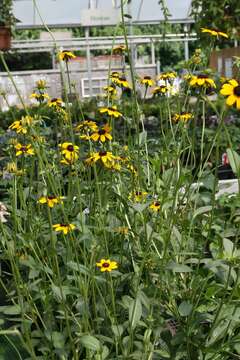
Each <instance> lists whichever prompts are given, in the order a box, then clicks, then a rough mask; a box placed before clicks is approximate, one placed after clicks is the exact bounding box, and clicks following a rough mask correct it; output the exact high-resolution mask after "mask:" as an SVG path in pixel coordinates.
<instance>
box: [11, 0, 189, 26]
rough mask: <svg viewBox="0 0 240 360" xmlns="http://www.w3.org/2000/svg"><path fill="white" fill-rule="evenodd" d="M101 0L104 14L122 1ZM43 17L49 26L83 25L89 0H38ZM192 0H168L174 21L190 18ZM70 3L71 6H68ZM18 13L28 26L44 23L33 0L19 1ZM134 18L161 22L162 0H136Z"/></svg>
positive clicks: (16, 13)
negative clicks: (188, 15)
mask: <svg viewBox="0 0 240 360" xmlns="http://www.w3.org/2000/svg"><path fill="white" fill-rule="evenodd" d="M95 1H97V3H98V7H99V9H102V10H103V13H107V12H109V13H110V12H111V9H112V8H113V3H114V2H116V3H117V5H119V2H120V0H115V1H114V0H92V2H93V3H95ZM36 2H37V5H38V7H39V10H40V13H41V16H42V18H43V20H44V21H45V22H46V23H47V24H48V25H54V24H55V25H59V24H76V25H81V16H82V15H81V14H82V11H83V10H84V9H87V8H88V4H89V0H36ZM190 3H191V0H166V4H167V6H168V8H169V11H170V13H171V14H172V16H171V20H174V19H184V18H186V17H187V14H188V11H189V8H190ZM66 4H67V5H66ZM14 14H15V16H16V18H17V19H19V20H20V21H21V23H19V25H20V27H21V26H24V25H30V26H31V25H36V24H41V20H40V18H39V16H38V15H37V12H36V9H35V10H34V6H33V1H32V0H15V1H14ZM132 16H133V21H140V22H148V21H149V22H151V21H154V22H157V21H160V20H163V14H162V12H161V7H160V5H159V4H158V0H132Z"/></svg>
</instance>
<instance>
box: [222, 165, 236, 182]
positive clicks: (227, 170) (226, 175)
mask: <svg viewBox="0 0 240 360" xmlns="http://www.w3.org/2000/svg"><path fill="white" fill-rule="evenodd" d="M218 179H219V180H230V179H236V176H235V174H234V173H233V171H232V168H231V166H230V165H221V166H219V167H218Z"/></svg>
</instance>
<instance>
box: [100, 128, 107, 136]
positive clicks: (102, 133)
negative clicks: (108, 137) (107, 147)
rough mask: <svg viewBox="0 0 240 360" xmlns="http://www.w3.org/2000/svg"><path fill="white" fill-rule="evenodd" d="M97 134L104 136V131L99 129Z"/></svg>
mask: <svg viewBox="0 0 240 360" xmlns="http://www.w3.org/2000/svg"><path fill="white" fill-rule="evenodd" d="M98 134H99V135H104V134H106V130H104V129H101V130H99V131H98Z"/></svg>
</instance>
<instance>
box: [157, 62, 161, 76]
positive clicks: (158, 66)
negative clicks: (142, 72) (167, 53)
mask: <svg viewBox="0 0 240 360" xmlns="http://www.w3.org/2000/svg"><path fill="white" fill-rule="evenodd" d="M160 72H161V64H160V60H157V74H160Z"/></svg>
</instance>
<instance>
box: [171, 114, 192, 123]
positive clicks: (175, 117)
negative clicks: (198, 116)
mask: <svg viewBox="0 0 240 360" xmlns="http://www.w3.org/2000/svg"><path fill="white" fill-rule="evenodd" d="M192 117H193V114H191V113H187V112H182V113H181V114H174V115H173V121H176V122H178V121H181V122H187V121H188V120H190V119H192Z"/></svg>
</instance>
